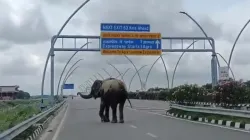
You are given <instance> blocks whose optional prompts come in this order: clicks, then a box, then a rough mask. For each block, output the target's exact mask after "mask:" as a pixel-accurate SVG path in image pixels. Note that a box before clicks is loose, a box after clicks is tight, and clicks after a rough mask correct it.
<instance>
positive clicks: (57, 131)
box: [51, 103, 69, 140]
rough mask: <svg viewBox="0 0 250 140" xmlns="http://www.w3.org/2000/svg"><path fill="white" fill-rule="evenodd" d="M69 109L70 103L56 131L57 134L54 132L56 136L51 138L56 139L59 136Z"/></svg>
mask: <svg viewBox="0 0 250 140" xmlns="http://www.w3.org/2000/svg"><path fill="white" fill-rule="evenodd" d="M68 110H69V103H68V105H67V108H66V111H65V113H64V116H63V118H62V120H61V122H60V124H59V126H58V127H57V129H56V132H55V134H54V136H53V137H52V139H51V140H56V139H57V137H58V135H59V132H60V131H61V128H62V126H63V124H64V121H65V119H66V116H67V114H68Z"/></svg>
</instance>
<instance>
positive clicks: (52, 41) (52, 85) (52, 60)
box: [41, 0, 90, 106]
mask: <svg viewBox="0 0 250 140" xmlns="http://www.w3.org/2000/svg"><path fill="white" fill-rule="evenodd" d="M89 1H90V0H86V1H85V2H83V3H82V4H81V5H80V6H79V7H78V8H77V9H76V10H75V11H74V12H73V13H72V14H71V15H70V16H69V18H68V19H67V20H66V21H65V23H64V24H63V26H62V27H61V28H60V30H59V31H58V33H57V35H56V37H55V38H52V39H51V48H54V45H55V43H56V41H57V38H58V36H59V35H60V34H61V32H62V31H63V29H64V28H65V26H66V25H67V24H68V22H69V21H70V20H71V19H72V17H73V16H74V15H75V14H76V13H77V12H78V11H79V10H80V9H82V7H83V6H84V5H86V4H87V3H88V2H89ZM51 48H50V51H49V53H48V55H47V58H46V62H45V66H44V70H43V77H42V84H41V96H42V99H41V104H42V106H43V94H44V80H45V74H46V69H47V65H48V61H49V58H50V57H51V71H52V72H54V68H53V66H54V55H55V54H54V52H52V50H51ZM52 72H51V83H50V85H51V89H50V91H51V100H50V101H51V104H54V75H52Z"/></svg>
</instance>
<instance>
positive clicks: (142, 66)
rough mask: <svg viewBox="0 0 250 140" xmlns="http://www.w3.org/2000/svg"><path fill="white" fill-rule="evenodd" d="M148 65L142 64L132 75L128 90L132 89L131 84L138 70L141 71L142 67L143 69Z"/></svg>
mask: <svg viewBox="0 0 250 140" xmlns="http://www.w3.org/2000/svg"><path fill="white" fill-rule="evenodd" d="M146 66H147V65H143V66H141V67H140V68H139V69H138V71H136V72H135V74H134V75H133V76H132V78H131V80H130V82H129V87H128V90H129V91H130V86H131V83H132V81H133V79H134V77H135V75H136V74H137V73H138V72H140V70H142V69H143V68H144V67H146Z"/></svg>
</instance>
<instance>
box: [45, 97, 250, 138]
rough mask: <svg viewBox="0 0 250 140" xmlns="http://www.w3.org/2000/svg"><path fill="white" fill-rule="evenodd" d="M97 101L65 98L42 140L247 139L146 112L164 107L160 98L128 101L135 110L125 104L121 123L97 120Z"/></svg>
mask: <svg viewBox="0 0 250 140" xmlns="http://www.w3.org/2000/svg"><path fill="white" fill-rule="evenodd" d="M99 102H100V100H99V99H97V100H94V99H89V100H84V99H81V98H79V97H76V98H74V99H73V100H72V99H71V98H70V99H68V108H67V109H66V113H65V115H63V114H61V115H59V117H61V119H59V120H60V121H58V125H56V127H54V128H57V130H53V132H52V133H51V134H47V135H50V136H47V138H46V140H98V139H100V140H153V139H159V140H184V139H185V140H249V138H250V134H249V133H245V132H240V131H235V130H230V129H225V128H220V127H215V126H210V125H204V124H199V123H192V122H189V121H184V120H179V119H174V118H170V117H164V115H160V114H163V113H164V112H165V111H157V110H155V111H153V112H150V110H149V108H166V107H167V106H168V104H167V103H166V102H160V101H147V100H131V102H132V105H133V106H136V108H137V109H139V110H132V109H129V107H126V108H125V110H124V116H125V118H124V120H125V123H124V124H119V123H117V124H112V123H101V122H100V118H99V116H98V109H99ZM127 106H128V102H127ZM110 113H111V111H110ZM111 116H112V115H111V114H110V117H111ZM110 119H111V118H110ZM59 124H60V125H59ZM52 129H53V128H52ZM52 134H53V135H52Z"/></svg>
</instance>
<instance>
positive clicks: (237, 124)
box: [166, 104, 250, 131]
mask: <svg viewBox="0 0 250 140" xmlns="http://www.w3.org/2000/svg"><path fill="white" fill-rule="evenodd" d="M170 108H174V109H179V110H183V111H191V112H200V113H210V114H219V115H230V116H237V117H245V118H250V115H249V114H250V111H242V110H231V109H218V108H206V107H191V106H183V105H176V104H171V105H170ZM166 115H168V116H172V117H176V118H181V119H188V120H190V121H198V122H203V123H210V124H215V125H221V126H224V127H231V128H236V129H241V130H247V131H250V124H249V123H246V122H244V121H240V120H230V119H229V120H228V119H225V118H221V119H219V118H213V117H212V118H211V116H199V115H195V114H194V115H191V114H188V113H184V112H177V113H174V112H171V111H170V110H168V111H166Z"/></svg>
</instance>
